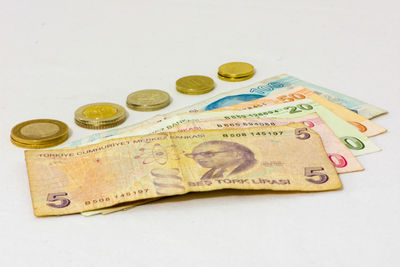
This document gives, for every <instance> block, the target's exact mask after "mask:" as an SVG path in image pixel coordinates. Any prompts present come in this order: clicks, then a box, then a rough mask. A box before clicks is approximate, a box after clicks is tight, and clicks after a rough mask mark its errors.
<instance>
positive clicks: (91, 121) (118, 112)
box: [75, 103, 126, 129]
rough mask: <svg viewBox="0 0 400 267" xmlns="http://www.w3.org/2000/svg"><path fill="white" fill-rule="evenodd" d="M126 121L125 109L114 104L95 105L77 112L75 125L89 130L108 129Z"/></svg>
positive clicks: (81, 108) (79, 109) (84, 107)
mask: <svg viewBox="0 0 400 267" xmlns="http://www.w3.org/2000/svg"><path fill="white" fill-rule="evenodd" d="M125 120H126V111H125V109H124V108H123V107H122V106H120V105H117V104H113V103H93V104H88V105H85V106H82V107H80V108H78V109H77V110H76V111H75V123H76V124H77V125H79V126H81V127H84V128H87V129H106V128H111V127H114V126H117V125H120V124H121V123H123V122H124V121H125Z"/></svg>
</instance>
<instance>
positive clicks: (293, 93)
mask: <svg viewBox="0 0 400 267" xmlns="http://www.w3.org/2000/svg"><path fill="white" fill-rule="evenodd" d="M305 98H309V99H312V100H314V101H315V102H317V103H319V104H320V105H322V106H324V107H325V108H327V109H329V110H330V111H331V112H333V113H334V114H336V115H337V116H338V117H340V118H341V119H343V120H345V121H347V122H348V123H350V124H352V125H353V126H355V127H357V128H358V130H359V131H360V132H362V133H363V134H364V135H365V136H367V137H371V136H375V135H378V134H381V133H384V132H386V129H385V128H383V127H381V126H379V125H378V124H376V123H374V122H372V121H370V120H368V119H367V118H364V117H363V116H361V115H359V114H357V113H355V112H353V111H351V110H349V109H347V108H345V107H343V106H341V105H338V104H336V103H333V102H331V101H329V100H327V99H325V98H323V97H322V96H319V95H318V94H316V93H314V92H312V91H310V90H308V89H306V88H304V87H302V86H296V87H294V88H293V89H290V90H287V91H285V92H282V93H278V94H274V95H271V96H267V97H262V98H258V99H256V100H253V101H248V102H243V103H240V104H236V105H232V106H226V107H223V108H219V109H216V110H214V111H221V110H243V109H253V108H258V107H262V106H269V105H276V104H282V103H289V102H293V101H296V100H301V99H305ZM290 112H296V110H291V111H290Z"/></svg>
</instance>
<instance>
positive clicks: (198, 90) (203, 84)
mask: <svg viewBox="0 0 400 267" xmlns="http://www.w3.org/2000/svg"><path fill="white" fill-rule="evenodd" d="M213 89H214V80H213V79H211V78H210V77H207V76H202V75H190V76H185V77H182V78H180V79H179V80H177V81H176V90H177V91H178V92H180V93H182V94H187V95H202V94H205V93H208V92H210V91H212V90H213Z"/></svg>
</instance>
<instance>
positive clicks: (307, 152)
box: [25, 74, 387, 216]
mask: <svg viewBox="0 0 400 267" xmlns="http://www.w3.org/2000/svg"><path fill="white" fill-rule="evenodd" d="M385 113H387V112H386V111H385V110H383V109H380V108H378V107H375V106H373V105H370V104H367V103H364V102H362V101H360V100H357V99H354V98H352V97H349V96H346V95H343V94H340V93H338V92H335V91H332V90H328V89H326V88H323V87H320V86H317V85H314V84H311V83H308V82H305V81H302V80H300V79H298V78H295V77H293V76H289V75H285V74H284V75H279V76H275V77H272V78H269V79H266V80H263V81H261V82H259V83H256V84H253V85H250V86H248V87H245V88H240V89H237V90H234V91H231V92H228V93H224V94H220V95H217V96H215V97H213V98H211V99H208V100H206V101H203V102H200V103H197V104H195V105H192V106H189V107H186V108H183V109H180V110H177V111H174V112H172V113H168V114H164V115H158V116H155V117H153V118H151V119H149V120H147V121H143V122H141V123H137V124H135V125H131V126H128V127H124V128H119V129H113V130H108V131H103V132H100V133H97V134H94V135H91V136H89V137H86V138H83V139H79V140H76V141H73V142H70V143H68V144H66V145H64V146H63V147H62V148H60V149H54V150H45V151H39V150H30V151H26V153H25V156H26V164H27V169H28V175H29V181H30V188H31V196H32V202H33V208H34V213H35V215H36V216H52V215H65V214H72V213H82V214H83V215H86V216H90V215H95V214H108V213H111V212H115V211H120V210H126V209H129V208H132V207H135V206H137V205H141V204H144V203H147V202H149V201H154V200H157V199H159V198H162V197H167V196H174V195H181V194H186V193H188V192H199V191H211V190H219V189H241V190H274V191H283V192H293V191H295V192H322V191H329V190H337V189H340V188H341V187H342V185H341V181H340V179H339V176H338V174H340V173H347V172H354V171H361V170H363V169H364V168H363V166H362V165H361V164H360V162H359V161H358V160H357V157H358V156H361V155H365V154H369V153H374V152H378V151H379V150H380V148H378V147H377V146H376V145H375V144H374V143H373V142H372V141H371V139H370V137H372V136H375V135H378V134H381V133H384V132H385V131H386V129H385V128H383V127H381V126H379V125H377V124H376V123H374V122H372V121H371V120H370V119H372V118H374V117H376V116H379V115H382V114H385Z"/></svg>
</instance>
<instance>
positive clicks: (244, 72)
mask: <svg viewBox="0 0 400 267" xmlns="http://www.w3.org/2000/svg"><path fill="white" fill-rule="evenodd" d="M253 75H254V67H253V65H251V64H249V63H245V62H230V63H226V64H223V65H221V66H220V67H219V68H218V78H220V79H221V80H224V81H228V82H240V81H245V80H248V79H250V78H251V77H253Z"/></svg>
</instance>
